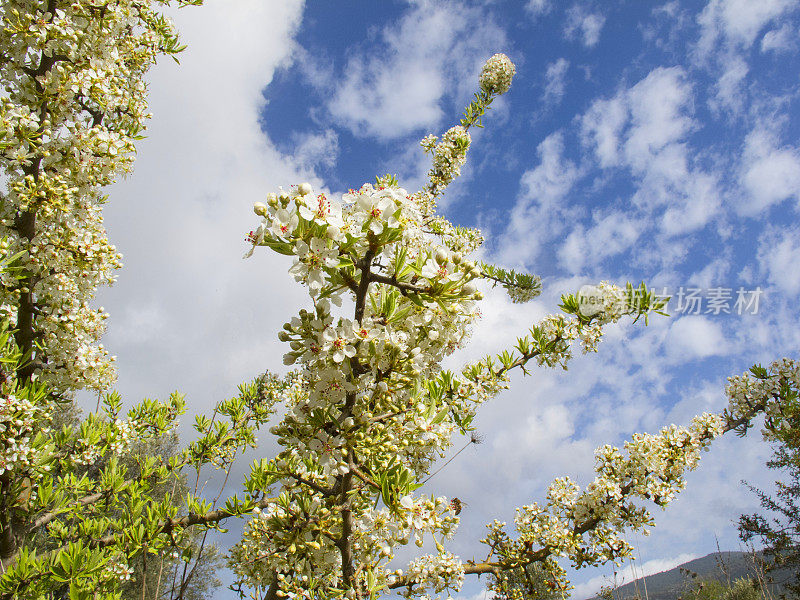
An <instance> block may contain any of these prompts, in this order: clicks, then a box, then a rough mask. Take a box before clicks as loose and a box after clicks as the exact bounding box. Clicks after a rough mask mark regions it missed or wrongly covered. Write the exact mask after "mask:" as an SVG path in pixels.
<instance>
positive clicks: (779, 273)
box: [758, 227, 800, 296]
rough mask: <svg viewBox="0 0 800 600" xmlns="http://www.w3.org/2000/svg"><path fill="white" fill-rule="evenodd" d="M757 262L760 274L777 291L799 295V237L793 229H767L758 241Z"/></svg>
mask: <svg viewBox="0 0 800 600" xmlns="http://www.w3.org/2000/svg"><path fill="white" fill-rule="evenodd" d="M758 261H759V264H760V265H761V272H762V273H764V274H765V275H766V276H767V278H768V280H769V282H770V283H771V284H773V285H774V286H775V287H776V288H778V289H779V290H782V291H784V292H786V293H787V294H791V295H792V296H796V295H797V294H798V293H800V270H798V269H797V265H798V263H800V237H799V236H798V230H797V229H795V228H787V229H781V228H778V227H770V228H768V229H767V230H766V231H765V232H764V234H763V235H762V236H761V238H760V239H759V243H758Z"/></svg>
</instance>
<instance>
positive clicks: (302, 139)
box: [293, 129, 339, 171]
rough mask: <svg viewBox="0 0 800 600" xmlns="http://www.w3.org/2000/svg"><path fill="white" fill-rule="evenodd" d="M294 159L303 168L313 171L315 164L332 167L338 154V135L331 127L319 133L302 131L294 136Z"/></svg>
mask: <svg viewBox="0 0 800 600" xmlns="http://www.w3.org/2000/svg"><path fill="white" fill-rule="evenodd" d="M293 141H294V144H295V148H294V152H293V156H294V160H295V161H297V162H298V163H299V164H300V165H302V167H303V168H304V169H307V170H309V171H313V170H314V168H315V167H317V166H323V167H332V166H333V165H335V164H336V159H337V157H338V156H339V136H338V135H336V132H335V131H333V130H332V129H325V130H324V131H322V132H321V133H303V134H296V135H295V136H294V140H293Z"/></svg>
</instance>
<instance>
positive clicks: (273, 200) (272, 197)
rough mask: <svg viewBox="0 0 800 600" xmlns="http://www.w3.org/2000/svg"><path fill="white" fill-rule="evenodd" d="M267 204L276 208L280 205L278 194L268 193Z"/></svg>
mask: <svg viewBox="0 0 800 600" xmlns="http://www.w3.org/2000/svg"><path fill="white" fill-rule="evenodd" d="M267 204H269V205H270V206H271V207H272V208H276V207H277V206H278V196H277V195H276V194H274V193H272V192H270V193H269V194H267Z"/></svg>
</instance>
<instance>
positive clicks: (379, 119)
mask: <svg viewBox="0 0 800 600" xmlns="http://www.w3.org/2000/svg"><path fill="white" fill-rule="evenodd" d="M478 22H480V23H481V27H480V28H477V29H476V28H475V27H474V25H475V23H478ZM381 41H382V46H383V48H384V49H383V51H381V52H375V47H374V46H373V47H371V48H370V49H369V52H366V51H364V52H361V53H359V52H355V53H353V54H352V55H351V56H350V58H349V60H348V62H347V65H346V66H345V68H344V72H343V73H342V75H341V77H330V78H328V81H329V82H331V85H332V88H331V89H330V90H328V92H329V93H330V96H331V100H330V102H329V103H328V110H329V111H330V113H331V115H332V116H333V117H334V119H335V120H336V121H337V122H338V123H339V124H340V125H342V126H344V127H346V128H348V129H349V130H350V131H352V132H353V133H355V134H356V135H360V136H372V137H376V138H379V139H382V140H387V139H392V138H395V137H399V136H402V135H404V134H407V133H410V132H412V131H416V130H418V129H420V128H424V127H428V128H430V127H433V126H434V125H436V124H437V123H438V121H439V120H440V119H441V117H442V110H441V108H440V106H439V103H440V101H441V99H442V96H443V95H444V94H445V93H446V92H448V91H452V88H453V87H456V89H459V88H460V86H459V84H460V83H463V82H465V81H468V82H469V84H470V88H471V87H472V86H473V85H474V80H475V78H474V77H472V76H473V75H477V73H478V72H479V70H480V67H481V65H482V63H483V61H484V60H486V59H487V58H488V57H489V56H491V55H492V54H493V53H494V52H496V51H497V48H504V47H506V45H507V44H506V38H505V34H504V33H503V31H502V30H501V29H500V28H499V27H497V26H496V25H494V24H493V22H492V20H491V17H490V16H488V15H487V14H484V13H483V12H481V9H480V8H477V7H465V6H463V5H457V4H454V3H447V2H439V3H427V2H421V3H419V4H417V5H415V6H414V7H413V9H412V10H410V11H408V12H407V13H406V14H405V15H404V16H403V18H402V19H401V20H400V22H399V23H397V24H396V25H394V26H391V27H386V28H385V29H383V31H382V32H381ZM318 81H319V79H318Z"/></svg>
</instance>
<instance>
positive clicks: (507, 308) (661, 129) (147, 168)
mask: <svg viewBox="0 0 800 600" xmlns="http://www.w3.org/2000/svg"><path fill="white" fill-rule="evenodd" d="M799 7H800V3H798V2H796V1H792V0H758V2H754V1H751V0H710V1H703V2H692V1H672V2H666V3H665V2H649V1H643V0H627V1H626V0H613V1H612V0H604V1H602V2H600V1H595V2H593V1H580V2H562V1H556V0H531V1H530V2H528V3H527V4H526V3H525V2H502V1H494V2H492V1H486V2H444V1H442V2H424V1H419V2H388V1H387V2H371V1H367V0H364V1H361V2H355V1H350V2H336V3H333V2H314V3H309V4H303V3H302V2H298V1H296V0H279V1H278V0H275V1H272V0H270V1H267V0H236V1H235V2H234V1H232V0H228V1H225V0H207V2H206V6H204V7H201V8H186V9H182V10H180V11H174V12H173V13H172V15H173V17H174V19H175V21H176V23H177V25H178V28H179V29H180V30H181V32H182V35H183V40H184V42H185V43H186V44H187V45H188V49H187V50H186V52H185V53H183V54H182V55H181V57H180V60H181V65H180V66H178V65H176V64H174V63H173V62H172V61H170V60H163V61H161V63H159V65H158V66H157V67H156V68H155V69H154V70H153V71H152V73H151V76H150V98H151V110H152V112H153V113H154V117H153V119H152V121H151V123H150V127H149V130H148V137H147V139H146V140H144V141H143V142H142V143H141V144H140V146H139V157H138V159H137V163H136V166H135V172H134V173H133V175H132V176H130V177H128V178H127V179H126V180H124V181H121V182H120V183H118V184H116V185H115V186H114V187H113V188H112V189H111V190H110V195H111V202H110V204H109V205H108V207H107V209H106V211H105V215H106V222H107V226H108V230H109V236H110V238H111V240H112V242H113V243H115V244H116V245H117V247H118V248H119V249H120V250H121V251H122V253H123V255H124V263H125V267H124V269H123V270H122V271H121V272H120V276H119V281H118V282H117V283H116V285H115V286H114V287H112V288H110V289H107V290H103V291H102V292H101V293H100V295H99V299H100V303H101V304H103V305H104V306H105V308H106V309H107V310H108V311H109V312H110V313H111V319H110V324H109V331H108V333H107V335H106V336H105V338H104V343H105V345H106V346H107V347H109V348H110V350H111V352H112V353H113V354H116V355H117V356H118V371H119V380H118V383H117V389H119V390H120V391H121V392H122V393H123V396H124V397H125V398H126V399H127V401H128V402H129V403H131V404H132V403H134V402H136V401H138V400H140V399H141V398H143V397H158V398H166V397H167V395H168V394H169V393H170V392H171V391H173V390H180V391H181V392H184V393H186V394H187V399H188V402H189V407H190V409H189V412H190V414H189V415H187V417H185V418H184V420H183V423H184V424H185V427H184V428H182V431H181V433H182V435H183V437H184V439H190V437H191V433H192V432H191V429H190V428H189V424H190V423H191V422H192V421H193V417H192V415H193V414H195V413H199V412H202V413H209V412H210V411H211V410H212V407H213V405H214V404H215V403H216V402H217V401H219V400H221V399H224V398H227V397H229V396H231V395H233V394H235V391H236V386H237V384H239V383H241V382H243V381H249V380H251V379H253V378H254V377H256V376H257V375H258V374H259V373H261V372H263V371H264V370H266V369H271V370H276V371H280V370H282V369H283V367H282V360H281V357H282V355H283V352H284V351H285V348H284V345H283V344H281V343H279V342H278V341H277V332H278V331H279V330H280V328H281V326H282V324H283V323H284V322H285V321H287V320H289V319H290V318H291V317H292V316H293V315H294V314H296V312H297V310H299V308H301V307H307V306H308V304H309V302H308V299H307V296H304V294H303V290H302V289H301V288H300V287H299V285H297V284H296V283H295V282H294V281H293V278H292V277H291V276H290V275H288V273H287V269H288V268H289V266H290V260H289V259H288V258H287V257H283V256H278V255H271V254H270V253H269V251H268V250H267V249H266V248H264V249H261V251H260V252H256V254H255V255H254V256H253V257H252V258H250V259H248V260H242V255H243V254H244V252H245V251H246V250H247V246H246V244H245V242H244V237H245V235H246V233H247V232H248V231H249V230H251V229H253V228H254V227H255V225H256V224H257V218H256V217H255V215H254V214H253V213H252V205H253V203H254V202H256V201H262V200H264V197H265V195H266V194H267V193H268V192H270V191H274V190H276V189H277V188H278V186H284V187H288V186H289V185H292V184H295V183H299V182H301V181H309V182H311V183H312V184H313V185H314V186H315V188H321V189H324V190H327V191H329V192H331V193H340V192H342V191H344V190H346V189H348V188H351V187H352V188H357V187H359V186H360V185H361V184H362V183H364V182H371V181H373V180H374V177H375V175H377V174H384V173H387V172H389V173H396V174H397V175H398V176H399V178H400V181H401V183H402V184H403V186H404V187H406V188H407V189H409V190H416V189H418V188H419V186H420V185H421V184H422V183H423V181H424V180H425V174H426V172H427V170H428V168H429V166H430V165H429V163H428V160H427V157H426V156H425V155H424V154H423V152H422V150H421V148H420V147H419V145H418V142H419V140H420V139H421V138H422V137H423V136H424V135H426V134H427V133H435V134H441V133H442V132H443V131H445V130H446V129H448V128H449V127H450V126H452V125H453V124H455V123H456V122H457V120H458V118H459V115H460V112H461V110H462V109H463V107H464V106H465V105H466V104H467V103H468V102H469V100H470V97H471V95H472V93H473V92H474V91H475V90H476V89H477V77H478V74H479V73H480V68H481V65H482V64H483V62H484V61H485V60H486V59H487V58H488V57H490V56H491V55H492V54H494V53H495V52H505V53H506V54H508V56H509V57H511V59H512V60H513V61H514V62H515V63H516V66H517V74H516V78H515V80H514V84H513V86H512V88H511V91H510V92H509V93H508V94H507V95H506V96H503V97H502V98H501V99H500V100H498V101H495V103H494V104H493V109H492V111H491V112H490V113H489V114H488V115H487V117H486V118H485V120H484V124H485V129H482V130H475V131H473V145H472V149H471V151H470V154H469V156H468V164H467V166H466V167H465V169H464V170H463V176H462V177H461V178H460V179H459V180H458V181H457V182H456V183H454V184H453V185H452V186H451V188H450V189H449V190H448V192H447V195H446V197H445V199H444V200H443V202H442V210H443V212H444V214H445V215H446V216H447V217H448V218H450V219H451V220H452V221H453V222H455V223H456V224H460V225H468V226H479V227H480V228H481V229H482V230H483V232H484V235H485V236H486V238H487V242H486V244H485V246H484V248H483V250H482V257H483V258H484V259H485V260H487V261H491V262H496V263H499V264H502V265H504V266H506V267H512V268H517V269H522V270H527V271H530V272H533V273H536V274H538V275H540V276H542V278H543V280H544V293H543V294H542V296H541V297H540V298H538V299H537V300H536V301H534V302H531V303H528V304H525V305H513V304H511V303H510V302H509V301H508V299H507V298H506V297H505V296H504V295H503V293H502V292H500V291H496V290H495V291H490V290H488V289H487V297H486V299H485V301H484V304H483V308H482V312H483V314H484V317H483V319H482V321H481V322H480V323H479V324H478V325H477V326H476V328H475V330H474V332H473V335H472V339H471V342H470V344H468V345H466V346H465V348H464V349H462V350H461V351H460V352H459V354H458V355H457V356H455V357H453V358H452V359H451V360H450V362H449V364H450V366H456V365H458V364H460V363H462V362H463V361H465V360H469V359H474V358H479V357H481V356H482V355H483V354H484V353H486V352H488V351H495V350H502V349H504V348H506V347H508V346H510V345H511V344H513V343H514V339H515V336H516V335H518V334H520V333H521V332H524V331H525V330H526V329H527V328H528V327H530V325H532V324H533V323H534V322H536V321H537V320H538V319H540V318H542V317H543V316H544V315H546V314H548V313H552V312H556V311H557V305H558V302H559V296H560V295H561V294H562V293H567V292H574V291H576V290H577V289H578V288H579V287H580V286H581V285H583V284H586V283H592V282H598V281H601V280H607V281H611V282H614V283H618V284H624V283H625V282H626V281H631V282H634V283H638V282H639V281H641V280H644V281H646V282H647V283H648V284H649V285H650V286H652V287H655V288H657V289H659V290H664V292H665V293H667V294H671V295H673V300H672V301H671V303H670V305H669V307H668V310H669V312H670V314H671V316H670V317H669V318H666V317H657V316H656V317H655V318H653V319H652V320H651V322H650V325H649V326H648V327H643V326H642V324H641V323H637V324H636V325H630V324H621V325H619V326H614V327H611V328H609V330H608V333H607V337H606V339H605V341H604V342H603V343H602V344H601V346H600V351H599V352H598V353H597V354H592V355H589V356H585V357H580V358H578V359H576V360H575V361H574V362H573V363H572V365H571V367H570V370H569V371H568V372H562V371H552V370H542V369H539V370H534V371H533V373H532V376H531V377H529V378H522V377H519V378H515V380H514V382H513V387H512V389H511V390H510V391H508V392H506V393H503V394H501V395H500V396H499V397H498V398H497V399H496V400H494V401H493V402H491V403H489V404H487V405H485V406H484V407H483V410H482V412H481V413H479V417H478V420H477V426H478V430H479V432H480V433H481V434H482V435H483V436H484V443H483V444H482V445H480V446H475V447H472V448H469V449H468V450H467V451H465V452H464V453H462V454H461V455H460V456H459V457H458V459H456V460H455V461H453V462H452V463H451V464H450V465H448V467H447V468H446V469H444V470H443V471H442V472H441V473H439V474H438V475H436V477H434V478H433V479H432V480H431V481H430V482H429V483H428V484H426V486H425V487H424V488H423V489H422V490H421V492H423V493H434V494H444V495H447V496H448V497H453V496H457V497H459V498H461V499H462V500H464V501H466V502H467V506H466V508H465V509H464V511H463V512H462V514H461V516H462V524H461V527H460V530H459V533H458V535H457V536H456V538H455V539H454V540H453V541H452V542H451V545H450V548H451V549H452V551H453V552H455V553H456V554H458V555H460V556H461V557H462V558H463V559H469V558H473V557H474V558H476V559H478V558H483V557H484V556H485V546H483V545H481V544H480V543H479V541H478V540H480V539H481V538H482V537H483V536H484V532H485V529H484V525H485V524H486V523H488V522H491V520H492V519H493V518H499V519H500V520H507V521H509V522H511V521H512V519H513V514H514V507H516V506H520V505H522V504H524V503H529V502H531V501H534V500H542V499H543V497H544V490H545V488H546V486H547V484H548V483H549V482H550V481H551V480H552V478H553V477H555V476H559V475H564V474H567V475H570V476H571V477H573V478H575V479H576V480H577V481H578V482H579V483H581V484H585V483H587V482H588V481H589V480H590V478H591V476H592V467H593V454H592V453H593V449H594V448H595V447H597V446H599V445H602V444H605V443H612V444H617V445H621V444H622V443H623V442H624V440H625V439H627V438H629V437H630V435H631V434H632V433H633V432H637V431H647V432H655V431H657V430H658V429H659V428H660V427H662V426H664V425H667V424H669V423H673V422H674V423H678V424H684V423H688V421H689V420H690V419H691V417H692V416H693V415H695V414H697V413H700V412H703V411H711V410H720V409H722V408H723V407H724V406H725V403H726V401H725V398H724V394H723V389H724V384H725V379H726V377H727V376H729V375H733V374H738V373H741V372H742V371H745V370H746V369H747V368H748V367H749V366H750V365H751V364H753V363H756V362H764V363H768V362H770V361H771V360H774V359H777V358H779V357H782V356H791V357H796V352H797V347H798V341H800V327H798V323H797V297H798V292H800V269H798V268H797V266H796V265H797V264H798V262H799V261H800V239H799V238H798V235H797V232H798V229H797V218H798V214H797V213H798V203H799V202H800V147H798V131H799V129H798V128H800V119H799V118H798V115H800V112H798V99H799V98H798V91H799V89H800V88H798V83H799V82H798V72H799V70H798V66H800V60H798V51H800V47H799V46H798V39H800V38H799V37H798V28H800V11H798V8H799ZM691 290H695V291H694V292H693V293H694V295H695V297H697V298H699V299H700V303H699V304H691V305H689V307H687V306H686V298H683V305H681V306H679V305H678V304H677V300H678V298H677V296H679V295H680V293H681V292H683V294H685V295H686V294H689V293H690V291H691ZM739 290H742V292H743V296H742V298H743V299H744V300H748V301H750V300H753V299H754V296H753V294H751V292H753V291H755V290H761V292H762V293H761V295H760V296H758V307H757V310H755V306H753V305H750V306H743V305H737V304H736V301H737V297H738V293H737V292H738V291H739ZM726 293H727V294H729V297H728V298H727V299H726V297H725V296H726ZM714 298H717V302H716V304H715V303H714V300H713V299H714ZM726 309H727V311H728V312H726ZM83 401H84V402H85V403H86V404H87V405H88V404H93V402H92V401H91V399H89V398H86V397H84V398H83ZM261 437H262V442H261V448H260V451H259V452H260V453H261V454H263V455H267V456H270V455H272V454H273V453H274V452H275V450H276V445H275V444H274V443H273V442H272V441H271V440H270V439H269V438H270V436H269V434H268V433H267V432H266V431H264V433H263V435H262V436H261ZM759 437H760V436H759V434H758V431H757V430H755V431H752V432H751V434H750V435H749V436H748V437H747V438H746V439H743V440H742V439H737V438H735V437H733V438H730V439H722V440H720V441H718V443H717V444H716V445H715V446H714V448H713V450H712V451H711V452H710V453H708V454H707V455H705V456H704V459H703V461H702V462H701V466H700V467H699V469H698V470H697V471H695V472H693V473H692V474H690V476H689V477H688V488H687V490H686V492H684V493H683V494H682V495H681V496H680V498H679V499H678V500H677V501H676V502H675V503H674V504H673V505H671V506H670V507H669V508H668V510H667V511H666V512H663V513H662V512H661V511H660V510H657V511H656V518H657V523H658V525H657V527H656V528H655V530H654V532H653V534H652V535H651V536H650V537H647V538H642V537H640V536H633V537H632V538H631V539H629V541H630V542H632V543H633V544H634V545H636V546H637V561H636V563H637V567H638V568H639V569H641V568H642V567H644V569H645V571H646V572H655V571H659V570H662V569H664V568H671V567H673V566H675V565H677V564H679V563H681V562H684V561H686V560H689V559H691V558H694V557H697V556H702V555H705V554H707V553H708V552H712V551H714V550H716V548H717V544H719V547H720V548H722V549H737V548H738V547H739V543H738V540H737V536H736V529H735V525H734V522H735V521H736V519H737V518H738V516H739V515H740V514H741V513H743V512H748V511H753V510H756V509H757V501H756V498H755V497H754V495H753V494H752V493H750V492H749V491H748V490H747V489H746V488H744V487H743V486H742V485H741V484H740V481H741V480H742V479H746V480H748V481H750V482H752V483H754V484H757V485H759V486H761V487H765V488H766V489H769V482H770V481H771V479H774V474H773V473H771V472H769V471H767V470H766V469H765V467H764V462H765V460H766V459H767V458H768V457H769V447H768V446H766V445H764V444H763V443H761V442H760V441H759ZM455 444H456V445H455V446H454V451H455V450H456V449H458V448H460V447H461V445H462V444H463V441H461V440H455ZM248 462H249V461H248V460H244V461H243V462H242V463H241V464H240V472H241V471H243V470H244V469H246V468H247V465H248ZM232 481H234V482H236V481H241V476H239V474H238V473H237V474H236V475H235V476H234V477H233V478H232ZM236 486H237V483H233V484H232V485H231V486H229V488H228V490H229V491H230V492H236V491H239V488H237V487H236ZM233 529H234V531H235V530H236V529H237V528H236V527H234V528H233ZM234 537H235V535H234ZM227 539H228V540H230V541H231V542H232V541H235V540H234V539H231V538H230V537H228V538H227ZM611 572H612V570H611V568H609V567H606V568H604V569H594V570H592V569H588V570H583V571H579V572H577V573H575V575H574V578H573V582H574V583H575V584H576V586H577V588H576V591H575V597H577V598H583V597H586V596H588V595H590V594H592V593H594V592H596V591H597V590H598V589H599V586H600V585H601V584H602V583H604V582H605V583H607V582H608V581H607V580H604V578H606V577H607V576H609V575H610V574H611ZM622 579H624V580H625V581H628V580H629V579H630V576H629V575H625V576H623V577H622ZM461 596H462V597H463V598H464V599H472V598H474V599H475V600H477V599H479V598H483V596H484V592H483V582H482V581H479V580H477V579H476V578H475V577H474V576H473V577H471V578H468V579H467V582H466V584H465V586H464V589H463V591H462V594H461ZM216 597H217V598H230V597H233V595H232V593H230V592H226V591H224V590H221V591H220V592H219V594H218V595H217V596H216Z"/></svg>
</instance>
